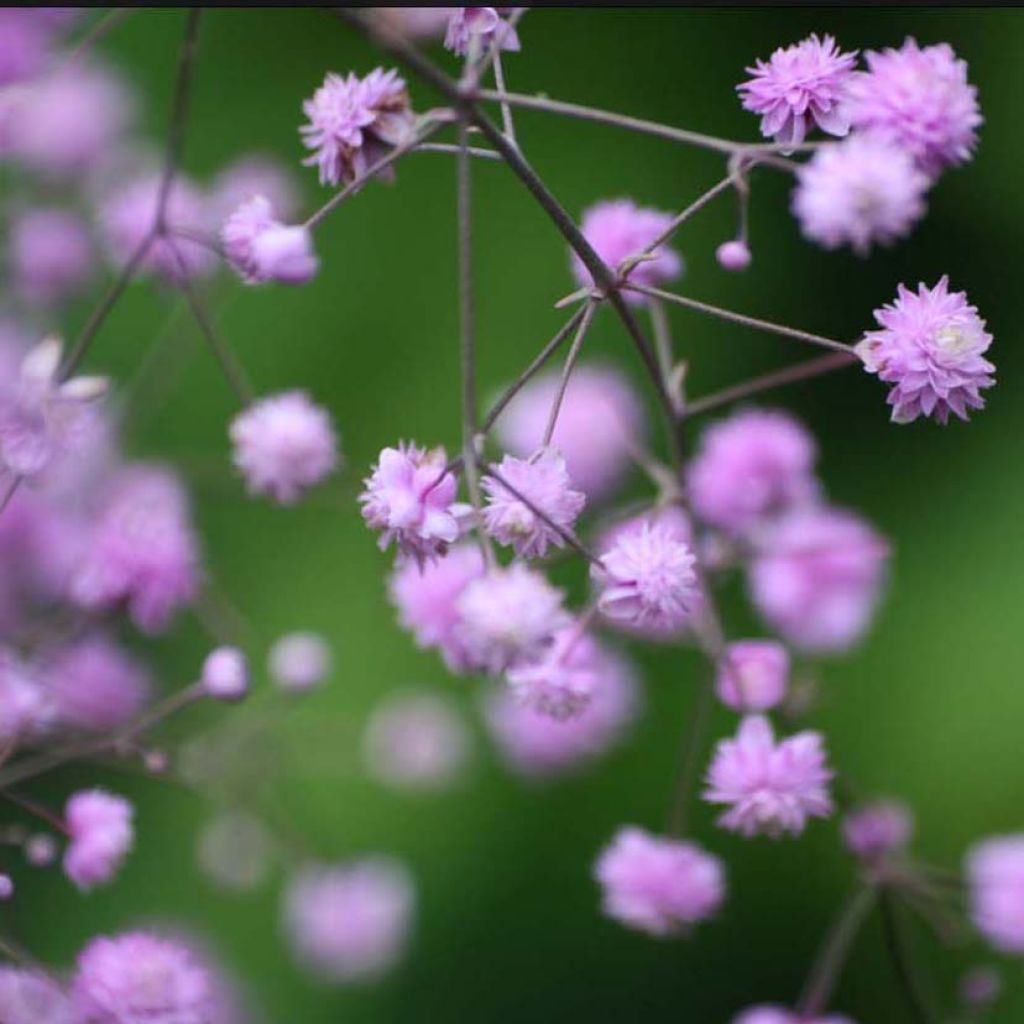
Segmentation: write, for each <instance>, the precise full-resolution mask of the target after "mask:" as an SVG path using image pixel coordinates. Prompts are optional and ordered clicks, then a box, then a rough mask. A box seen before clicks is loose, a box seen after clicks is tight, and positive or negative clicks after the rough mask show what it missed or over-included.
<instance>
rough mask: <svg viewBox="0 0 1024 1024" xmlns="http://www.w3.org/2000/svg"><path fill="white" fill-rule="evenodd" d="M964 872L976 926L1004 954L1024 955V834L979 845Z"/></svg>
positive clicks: (997, 838)
mask: <svg viewBox="0 0 1024 1024" xmlns="http://www.w3.org/2000/svg"><path fill="white" fill-rule="evenodd" d="M965 870H966V873H967V883H968V889H969V895H970V913H971V918H972V919H973V921H974V924H975V927H976V928H977V929H978V931H979V932H981V934H982V935H983V936H984V937H985V938H986V939H987V940H988V941H989V942H990V943H991V944H992V946H993V947H995V948H996V949H997V950H999V951H1000V952H1001V953H1024V834H1017V835H1007V836H996V837H995V838H992V839H986V840H984V841H983V842H980V843H977V844H976V845H975V846H974V847H972V848H971V849H970V850H969V851H968V854H967V862H966V867H965Z"/></svg>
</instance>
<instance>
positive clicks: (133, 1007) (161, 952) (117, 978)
mask: <svg viewBox="0 0 1024 1024" xmlns="http://www.w3.org/2000/svg"><path fill="white" fill-rule="evenodd" d="M71 1000H72V1004H73V1006H74V1010H75V1017H74V1019H75V1020H76V1021H80V1022H83V1024H84V1022H88V1024H210V1022H211V1020H212V1019H213V1014H214V991H213V983H212V981H211V978H210V975H209V972H208V971H207V969H206V968H205V967H204V966H203V965H202V964H201V963H200V962H199V961H198V960H197V959H196V957H195V956H194V954H193V953H192V952H191V951H190V950H189V949H188V948H187V947H186V946H185V945H183V944H181V943H179V942H175V941H172V940H170V939H163V938H159V937H157V936H155V935H150V934H148V933H146V932H125V933H123V934H121V935H117V936H115V937H113V938H105V937H101V938H98V939H93V940H92V942H90V943H89V945H88V946H86V947H85V949H84V950H83V951H82V952H81V953H80V954H79V957H78V966H77V970H76V972H75V976H74V980H73V982H72V987H71Z"/></svg>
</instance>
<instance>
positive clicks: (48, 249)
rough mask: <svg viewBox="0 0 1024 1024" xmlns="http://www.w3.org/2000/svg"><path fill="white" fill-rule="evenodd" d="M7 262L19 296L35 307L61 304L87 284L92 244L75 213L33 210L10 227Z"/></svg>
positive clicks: (54, 209)
mask: <svg viewBox="0 0 1024 1024" xmlns="http://www.w3.org/2000/svg"><path fill="white" fill-rule="evenodd" d="M8 260H9V267H10V273H11V278H12V280H13V284H14V287H15V288H16V289H17V291H18V294H19V295H21V296H22V297H23V298H25V299H27V300H28V301H29V302H31V303H34V304H36V305H47V304H49V303H55V302H62V301H64V300H65V299H67V298H68V297H69V296H70V295H73V294H74V293H75V292H77V291H78V290H80V289H81V288H82V287H83V286H84V285H85V284H87V283H88V281H89V277H90V276H91V274H92V269H93V247H92V241H91V240H90V238H89V231H88V229H87V227H86V225H85V223H84V222H83V221H82V220H81V218H79V217H78V216H76V215H75V214H73V213H70V212H68V211H66V210H61V209H58V208H55V207H36V208H34V209H30V210H26V211H25V212H24V213H22V214H21V215H19V216H18V217H17V218H16V219H15V220H14V222H13V223H12V224H11V226H10V234H9V242H8Z"/></svg>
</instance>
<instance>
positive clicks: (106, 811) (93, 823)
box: [64, 789, 135, 892]
mask: <svg viewBox="0 0 1024 1024" xmlns="http://www.w3.org/2000/svg"><path fill="white" fill-rule="evenodd" d="M133 815H134V810H133V808H132V805H131V804H130V803H129V802H128V801H127V800H125V799H124V798H123V797H120V796H114V795H113V794H111V793H106V792H104V791H103V790H102V789H89V790H82V791H81V792H78V793H75V794H74V795H73V796H72V797H71V798H70V799H69V800H68V802H67V806H66V807H65V808H64V821H65V824H66V825H67V830H68V835H69V836H70V841H69V843H68V848H67V850H66V851H65V853H64V873H65V874H66V875H67V876H68V878H70V879H71V881H72V882H74V883H75V885H76V886H78V888H79V889H81V890H82V891H83V892H88V891H89V890H90V889H94V888H95V887H96V886H98V885H106V884H107V883H108V882H109V881H111V879H112V878H113V877H114V875H116V874H117V872H118V871H119V870H120V868H121V864H122V863H123V862H124V859H125V857H127V856H128V851H129V850H130V849H131V847H132V842H133V841H134V838H135V831H134V829H133V828H132V817H133Z"/></svg>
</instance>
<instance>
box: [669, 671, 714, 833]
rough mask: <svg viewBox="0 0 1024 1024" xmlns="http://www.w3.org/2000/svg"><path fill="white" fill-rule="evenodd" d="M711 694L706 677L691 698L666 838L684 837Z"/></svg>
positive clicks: (711, 688)
mask: <svg viewBox="0 0 1024 1024" xmlns="http://www.w3.org/2000/svg"><path fill="white" fill-rule="evenodd" d="M714 692H715V691H714V680H713V679H712V678H711V677H709V678H707V679H705V680H703V681H702V682H701V684H700V689H699V691H698V693H697V696H696V697H695V698H694V705H693V711H692V714H691V715H690V720H689V723H688V724H687V728H686V731H685V733H684V735H683V745H682V747H681V748H680V755H679V769H678V771H677V773H676V782H675V786H674V787H673V790H672V808H671V810H670V812H669V817H668V828H667V832H668V834H669V835H670V836H682V835H685V834H686V829H687V822H688V817H689V806H690V794H691V793H692V792H693V789H694V787H695V786H696V783H697V772H698V768H699V765H700V753H701V749H702V748H703V746H704V736H705V734H706V733H707V729H708V725H709V724H710V722H711V708H712V705H713V703H714V701H713V699H712V698H713V696H714Z"/></svg>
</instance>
